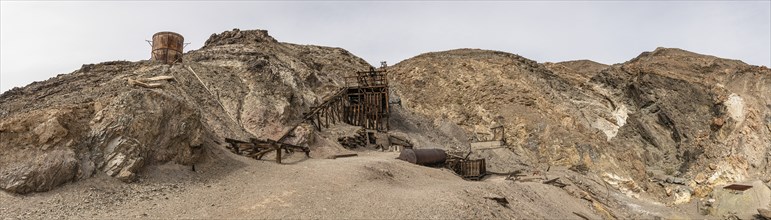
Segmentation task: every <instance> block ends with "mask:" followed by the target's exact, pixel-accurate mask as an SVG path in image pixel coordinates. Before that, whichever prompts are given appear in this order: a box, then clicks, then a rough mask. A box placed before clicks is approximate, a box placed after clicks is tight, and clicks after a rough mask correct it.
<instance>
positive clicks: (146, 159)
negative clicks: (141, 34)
mask: <svg viewBox="0 0 771 220" xmlns="http://www.w3.org/2000/svg"><path fill="white" fill-rule="evenodd" d="M368 68H369V64H367V63H366V62H365V61H364V60H362V59H361V58H358V57H356V56H354V55H352V54H351V53H349V52H348V51H346V50H343V49H340V48H330V47H321V46H307V45H295V44H290V43H280V42H278V41H276V40H275V39H273V38H272V37H271V36H269V35H268V34H267V31H263V30H250V31H240V30H238V29H234V30H233V31H226V32H223V33H221V34H213V35H212V36H211V37H210V38H209V40H208V41H207V42H206V44H205V45H204V46H203V47H202V48H201V49H199V50H194V51H190V52H188V53H186V54H185V55H184V60H183V61H182V63H181V64H177V65H171V66H170V65H165V64H159V63H154V62H150V61H139V62H126V61H113V62H105V63H100V64H88V65H83V67H82V68H81V69H79V70H77V71H74V72H72V73H70V74H62V75H59V76H56V77H54V78H51V79H48V80H45V81H42V82H35V83H32V84H30V85H28V86H25V87H23V88H14V89H11V90H10V91H7V92H5V93H3V94H2V95H0V137H1V138H0V188H2V189H4V190H7V191H10V192H16V193H27V192H34V191H38V192H39V191H47V190H49V189H51V188H53V187H55V186H57V185H60V184H63V183H66V182H70V181H75V180H80V179H85V178H89V177H91V176H93V175H95V174H96V173H105V174H107V175H109V176H113V177H117V178H119V179H121V180H123V181H127V182H130V181H133V180H134V179H135V178H136V175H137V173H139V172H140V171H141V170H142V169H143V167H145V166H147V165H152V164H159V163H164V162H168V161H173V162H175V163H179V164H188V165H189V164H193V163H196V162H197V161H198V160H199V158H200V156H201V155H202V154H204V153H205V151H206V149H208V148H209V147H220V146H221V144H222V143H221V141H222V140H223V139H224V138H225V137H230V138H242V139H246V138H249V137H257V138H272V139H277V138H278V136H281V135H282V134H283V133H284V132H286V131H287V130H289V129H290V127H292V125H294V124H296V123H298V122H299V121H298V119H299V116H300V115H301V114H302V112H303V111H307V109H308V107H310V106H313V105H316V104H319V102H320V101H321V99H322V98H323V96H325V95H327V93H330V92H332V91H333V90H335V89H336V88H338V87H340V86H341V84H342V83H343V81H342V77H343V76H345V75H346V74H350V73H351V72H353V71H359V70H365V69H368ZM154 77H155V78H154ZM158 79H161V80H158ZM151 84H152V85H151ZM142 85H145V86H147V85H151V86H150V88H146V87H143V86H142Z"/></svg>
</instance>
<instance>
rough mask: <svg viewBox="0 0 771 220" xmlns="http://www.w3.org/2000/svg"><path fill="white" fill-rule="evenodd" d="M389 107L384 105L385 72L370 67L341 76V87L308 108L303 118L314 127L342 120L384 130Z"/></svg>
mask: <svg viewBox="0 0 771 220" xmlns="http://www.w3.org/2000/svg"><path fill="white" fill-rule="evenodd" d="M389 115H390V109H389V106H388V75H387V72H386V70H385V68H379V69H375V68H374V67H372V68H370V70H369V71H361V72H356V75H355V76H350V77H346V78H345V88H342V89H340V90H339V91H338V92H336V93H335V94H333V95H332V96H330V97H328V98H326V99H324V102H323V103H322V104H321V105H319V106H316V107H312V108H311V110H310V111H309V112H308V113H305V114H304V119H305V120H306V121H308V122H310V123H311V124H313V126H314V127H316V129H318V130H321V129H322V128H328V127H329V125H330V124H334V123H337V122H341V121H342V122H345V123H348V124H350V125H355V126H361V127H364V128H366V129H371V130H377V131H387V130H388V127H389V124H388V119H389Z"/></svg>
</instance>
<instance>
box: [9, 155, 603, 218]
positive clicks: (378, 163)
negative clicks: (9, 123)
mask: <svg viewBox="0 0 771 220" xmlns="http://www.w3.org/2000/svg"><path fill="white" fill-rule="evenodd" d="M214 155H215V156H214V157H219V159H216V160H210V161H214V162H209V163H205V164H201V165H198V166H196V171H197V172H193V171H192V170H191V168H190V167H186V166H179V165H173V164H167V165H161V166H156V167H155V168H153V169H148V170H147V172H145V173H146V174H145V175H144V176H143V177H142V178H141V181H140V182H137V183H133V184H125V183H121V182H118V181H117V180H114V179H112V178H108V177H105V176H100V177H96V178H92V179H88V180H86V181H81V182H77V183H72V184H68V185H66V186H64V187H62V188H59V189H56V190H53V191H50V192H45V193H33V194H29V195H25V196H20V195H12V194H8V193H2V194H0V213H2V214H0V216H1V217H2V218H60V219H61V218H357V219H360V218H399V219H404V218H413V219H414V218H562V219H564V218H570V219H578V217H577V216H576V215H574V214H573V212H580V213H584V214H586V215H588V216H592V217H597V218H599V217H598V216H595V215H594V214H593V213H592V211H591V209H590V204H589V203H587V202H586V201H583V200H579V199H576V198H574V197H571V196H569V195H567V194H566V193H565V192H564V191H562V190H555V189H554V187H553V186H549V185H544V184H539V183H512V182H506V181H484V182H470V181H465V180H462V179H461V178H459V177H457V176H455V175H454V174H453V173H451V172H450V171H448V170H444V169H436V168H428V167H421V166H416V165H412V164H409V163H406V162H403V161H399V160H395V159H393V158H395V157H396V156H397V154H396V153H382V152H361V153H360V156H359V157H352V158H341V159H336V160H330V159H307V160H302V161H299V162H297V163H295V164H289V165H278V164H275V163H273V162H270V161H255V160H251V159H247V158H242V157H238V156H233V155H231V154H229V153H224V152H218V153H216V154H214ZM295 160H297V158H295ZM484 197H505V198H507V200H508V202H509V204H508V207H506V206H504V205H502V204H499V203H497V202H495V201H493V200H490V199H486V198H484ZM555 201H560V202H555Z"/></svg>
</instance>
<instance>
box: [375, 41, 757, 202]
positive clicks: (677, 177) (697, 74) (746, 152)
mask: <svg viewBox="0 0 771 220" xmlns="http://www.w3.org/2000/svg"><path fill="white" fill-rule="evenodd" d="M389 71H390V75H389V77H390V80H391V82H392V85H393V93H394V96H395V97H394V98H395V99H400V100H401V101H402V106H403V107H404V109H406V110H407V111H410V112H414V113H415V114H418V115H421V116H424V117H427V118H433V119H435V120H434V121H449V122H450V124H456V125H459V126H460V127H462V128H463V129H464V130H466V131H467V132H468V133H491V131H490V130H489V128H490V127H494V126H496V125H504V126H505V127H506V131H507V132H506V140H507V142H508V143H509V148H510V149H511V150H512V151H513V152H514V155H513V156H511V157H510V158H511V159H507V160H506V161H495V158H491V159H490V160H493V164H495V166H496V167H493V169H495V170H498V171H500V172H510V171H513V170H516V169H521V168H522V167H525V168H527V167H531V168H538V169H541V170H546V169H548V168H549V167H573V168H576V167H585V168H588V169H589V170H591V171H592V172H594V173H597V174H598V175H600V176H602V178H603V179H605V180H606V181H607V182H608V183H611V184H612V185H614V186H615V187H617V188H619V189H620V190H621V191H622V192H625V193H626V194H628V195H630V196H633V197H639V196H645V197H652V198H654V199H655V198H658V199H655V200H659V201H661V202H665V203H668V204H671V203H684V202H687V201H688V200H689V198H690V195H691V194H693V195H696V196H700V197H703V196H706V195H707V194H708V193H709V192H710V191H711V189H712V188H713V187H714V186H717V185H722V184H727V183H733V182H738V181H745V180H752V179H761V180H763V181H766V182H768V181H771V174H770V173H771V162H769V159H768V158H769V157H771V95H769V94H771V71H770V70H769V69H768V68H766V67H758V66H752V65H748V64H745V63H743V62H741V61H738V60H729V59H723V58H718V57H714V56H707V55H701V54H697V53H692V52H688V51H685V50H680V49H671V48H657V49H656V50H654V51H652V52H644V53H642V54H640V55H639V56H638V57H636V58H634V59H632V60H630V61H627V62H625V63H621V64H615V65H604V64H600V63H596V62H593V61H588V60H579V61H569V62H561V63H545V64H541V63H537V62H535V61H532V60H529V59H527V58H524V57H522V56H519V55H515V54H509V53H505V52H499V51H488V50H478V49H457V50H450V51H442V52H433V53H425V54H421V55H419V56H416V57H413V58H411V59H407V60H404V61H402V62H400V63H398V64H396V65H395V66H393V67H392V68H391V69H389ZM459 148H462V147H459ZM649 180H654V181H649ZM672 182H676V184H671V183H672ZM657 183H663V184H657ZM681 188H682V189H681ZM681 190H685V191H688V193H687V194H688V196H687V198H682V196H672V194H671V193H670V192H679V191H681ZM667 195H670V196H667Z"/></svg>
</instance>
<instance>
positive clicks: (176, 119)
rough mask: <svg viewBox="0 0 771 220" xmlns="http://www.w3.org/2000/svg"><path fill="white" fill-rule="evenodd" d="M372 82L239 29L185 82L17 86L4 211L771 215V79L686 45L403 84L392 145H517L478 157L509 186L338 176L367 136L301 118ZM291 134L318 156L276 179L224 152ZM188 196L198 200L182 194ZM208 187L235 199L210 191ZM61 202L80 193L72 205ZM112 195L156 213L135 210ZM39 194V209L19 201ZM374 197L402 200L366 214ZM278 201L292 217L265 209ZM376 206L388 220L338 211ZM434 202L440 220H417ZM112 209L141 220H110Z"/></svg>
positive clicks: (111, 80)
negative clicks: (350, 143)
mask: <svg viewBox="0 0 771 220" xmlns="http://www.w3.org/2000/svg"><path fill="white" fill-rule="evenodd" d="M370 68H372V67H371V66H370V65H369V64H368V63H367V62H365V61H364V60H363V59H361V58H359V57H356V56H355V55H353V54H351V53H350V52H348V51H346V50H344V49H341V48H332V47H322V46H312V45H297V44H292V43H285V42H279V41H277V40H276V39H274V38H273V37H271V36H269V35H268V33H267V31H264V30H248V31H241V30H238V29H234V30H232V31H225V32H223V33H220V34H213V35H212V36H211V37H210V38H209V39H208V40H207V41H206V43H205V45H204V46H203V47H202V48H200V49H198V50H193V51H189V52H187V53H185V54H184V59H183V60H182V61H181V62H180V63H176V64H174V65H168V64H162V63H158V62H153V61H138V62H128V61H111V62H104V63H99V64H86V65H83V66H82V68H80V69H79V70H76V71H74V72H72V73H69V74H62V75H59V76H56V77H53V78H51V79H48V80H45V81H42V82H35V83H32V84H30V85H27V86H25V87H21V88H14V89H11V90H9V91H7V92H5V93H3V94H1V95H0V188H2V189H3V190H5V191H6V192H7V193H9V194H6V195H3V196H5V197H2V198H4V200H3V201H7V202H8V203H9V204H7V205H9V206H10V205H11V203H20V204H26V203H30V202H34V201H38V200H35V199H38V198H42V199H43V200H44V201H47V199H49V198H51V197H53V196H55V195H57V194H59V193H60V194H62V195H72V196H71V197H72V198H70V197H68V198H67V199H71V200H73V201H76V203H77V200H80V199H84V200H88V199H89V198H91V197H93V196H89V197H87V198H82V197H81V195H79V194H78V192H79V191H78V190H80V188H78V186H80V184H82V185H83V186H84V187H85V186H86V185H88V186H89V187H91V189H94V188H99V189H102V187H104V188H106V189H111V190H112V191H109V190H107V191H109V193H105V192H106V191H105V190H101V191H99V192H92V193H96V195H98V196H100V197H99V198H104V199H105V200H107V201H112V202H107V203H99V204H98V205H95V204H94V203H90V204H79V203H78V204H76V205H73V206H72V207H77V208H85V209H88V210H91V211H89V212H88V213H91V212H92V213H93V214H94V215H93V216H87V215H83V213H82V212H78V213H75V211H71V210H76V209H75V208H72V207H70V208H61V207H62V206H61V204H58V203H57V204H55V206H54V207H53V208H50V209H55V210H57V211H56V212H46V210H49V208H45V207H44V208H41V210H42V211H40V210H38V211H40V212H38V211H35V212H34V213H32V214H29V212H25V211H24V210H25V208H24V207H16V208H10V209H8V210H10V211H11V212H9V213H22V214H18V215H14V216H16V217H21V218H24V217H49V218H63V217H75V218H93V217H94V216H97V217H113V218H114V217H126V215H133V214H137V215H140V214H143V213H136V210H134V209H130V208H125V207H133V206H140V207H145V205H147V204H146V202H147V201H156V200H154V199H147V198H145V197H148V198H150V197H155V196H161V195H159V194H157V193H155V192H156V191H158V190H169V189H171V188H167V187H165V186H166V185H164V184H167V183H169V182H174V183H175V185H174V187H172V188H173V189H174V190H172V191H170V192H168V193H170V194H172V195H175V196H177V198H180V199H179V200H175V201H179V202H177V203H174V202H171V203H168V204H167V203H164V205H162V206H160V208H159V210H166V211H159V212H158V213H166V214H168V215H165V214H161V215H153V216H155V217H159V218H170V217H180V216H188V217H198V218H200V217H213V218H216V217H219V218H227V217H236V218H249V217H251V218H254V217H267V218H308V217H311V218H312V217H327V218H367V217H368V218H372V217H383V216H390V217H395V218H397V217H398V218H410V217H415V218H652V217H667V218H670V217H694V216H697V217H698V214H699V212H700V211H696V210H690V209H689V210H685V208H683V207H690V206H688V204H695V203H697V201H702V200H704V199H705V198H711V197H715V196H717V195H718V194H720V193H722V192H723V191H721V189H722V188H721V187H722V186H724V185H727V184H732V183H750V182H751V183H753V184H754V185H753V186H755V189H757V190H758V195H761V197H758V198H761V200H762V199H768V198H771V195H768V194H769V192H771V190H769V189H768V187H767V185H769V184H771V161H769V158H771V96H769V94H771V70H769V69H768V68H766V67H759V66H753V65H748V64H745V63H743V62H741V61H738V60H730V59H724V58H719V57H714V56H709V55H702V54H697V53H693V52H689V51H685V50H681V49H674V48H656V49H655V50H654V51H651V52H643V53H642V54H640V55H639V56H638V57H635V58H633V59H631V60H629V61H627V62H624V63H619V64H613V65H605V64H601V63H597V62H594V61H590V60H576V61H567V62H558V63H538V62H536V61H534V60H530V59H527V58H525V57H522V56H519V55H516V54H511V53H506V52H500V51H489V50H479V49H456V50H450V51H441V52H431V53H425V54H421V55H418V56H416V57H413V58H410V59H407V60H404V61H402V62H399V63H397V64H396V65H394V66H390V67H387V72H388V80H389V81H390V93H391V94H390V99H391V100H394V101H396V102H393V103H391V105H390V106H391V108H392V110H391V118H390V125H391V127H390V130H389V131H388V134H389V135H397V136H400V137H403V138H404V139H405V140H406V141H408V142H410V143H412V144H413V145H414V147H415V148H417V149H424V148H439V149H443V150H447V151H448V152H450V151H453V152H468V150H469V149H470V143H471V142H476V141H479V140H487V139H491V138H500V139H502V140H505V146H503V147H501V148H496V149H485V150H479V151H472V153H471V154H469V155H468V157H470V158H481V159H485V160H487V166H486V167H487V170H488V171H489V172H490V173H492V174H499V175H503V176H495V175H494V176H493V177H490V178H488V179H484V180H482V181H479V182H471V181H465V180H463V179H461V178H459V177H457V176H454V174H452V172H451V171H449V170H445V169H438V168H429V167H421V166H417V165H413V164H408V163H406V162H403V161H398V160H395V159H393V157H395V156H396V155H393V153H387V152H377V151H375V150H374V149H370V150H369V151H361V150H360V151H357V152H358V153H359V155H360V157H358V158H356V159H350V160H330V159H325V158H326V157H327V156H329V155H331V154H335V153H339V152H350V151H349V150H346V149H344V147H343V145H341V143H339V141H340V140H343V137H344V136H346V137H347V136H350V135H352V134H354V133H356V132H357V131H359V132H360V131H361V129H360V128H358V127H354V126H350V125H345V124H337V125H334V126H333V127H332V128H329V129H326V130H324V131H316V130H314V129H313V128H312V126H310V125H308V124H303V122H304V120H303V116H304V113H307V112H309V111H310V110H311V109H312V107H314V106H317V105H319V104H321V103H324V101H325V99H326V98H327V97H329V96H330V95H332V94H334V93H336V92H337V91H339V90H340V88H342V87H344V86H345V80H344V77H346V76H350V75H352V74H353V73H355V72H357V71H364V70H368V69H370ZM297 125H299V126H297ZM501 126H502V127H503V128H505V134H504V135H503V136H502V137H497V136H496V135H495V134H494V132H493V131H492V130H491V128H495V127H501ZM295 127H297V128H298V129H294V128H295ZM293 129H294V130H293ZM287 132H292V133H293V134H294V135H293V136H292V138H290V140H289V142H291V144H295V145H302V146H306V147H309V148H310V150H311V152H310V157H311V159H302V160H296V161H294V162H291V163H290V164H287V165H274V164H272V162H271V164H266V161H257V160H252V159H250V158H246V157H243V156H240V155H236V154H233V153H231V152H230V151H228V150H226V148H227V146H228V144H227V143H226V141H225V139H226V138H231V139H240V140H248V139H250V138H256V139H271V140H278V139H279V138H280V137H282V135H284V134H285V133H287ZM349 140H350V139H349ZM290 157H291V155H290ZM196 165H197V166H198V167H199V171H198V172H199V173H196V171H195V166H196ZM169 167H173V168H169ZM188 167H190V168H188ZM183 169H184V170H183ZM188 169H190V170H192V171H188ZM169 170H173V172H172V171H169ZM205 170H215V171H216V172H214V171H205ZM208 172H214V174H212V173H208ZM172 173H175V174H172ZM515 173H529V174H533V175H535V174H539V175H541V174H543V175H544V176H550V177H558V179H559V181H560V183H561V184H563V185H564V186H561V187H554V186H551V185H546V184H542V183H541V182H514V181H511V180H510V178H506V177H507V176H506V175H508V177H511V176H512V175H513V174H515ZM286 175H290V176H294V177H289V178H287V177H286ZM171 177H174V178H171ZM114 179H118V180H120V181H122V182H129V185H131V184H135V186H136V187H137V188H134V187H133V186H134V185H132V187H130V188H124V187H120V186H122V185H118V184H126V183H122V182H120V183H115V182H110V181H113V180H114ZM95 181H97V182H95ZM553 181H556V180H554V179H553ZM753 181H754V182H753ZM103 182H106V183H103ZM132 182H133V183H132ZM67 183H70V184H67ZM552 183H553V182H552ZM756 183H758V184H756ZM176 184H180V185H183V186H186V187H189V189H181V190H177V189H178V188H177V185H176ZM211 184H215V186H216V185H217V184H219V185H220V186H222V187H223V188H224V189H225V190H222V191H217V192H212V191H211V190H210V189H211V188H212V186H211ZM245 184H246V185H245ZM62 185H66V187H64V188H65V189H57V187H58V186H62ZM159 185H163V186H164V187H161V188H157V186H159ZM253 185H259V186H261V187H263V188H259V189H264V190H267V192H264V191H255V190H257V189H258V188H255V187H251V186H253ZM281 186H288V187H290V188H291V190H287V189H286V188H282V187H281ZM333 186H334V187H333ZM362 186H366V188H361V187H362ZM292 187H293V188H292ZM215 188H216V187H215ZM226 189H238V190H241V192H225V191H226ZM344 189H350V190H347V191H346V190H344ZM49 190H53V192H46V191H49ZM281 190H287V191H281ZM114 191H117V192H121V193H123V194H124V195H132V194H137V195H141V196H138V197H131V196H128V197H127V198H126V199H125V200H124V199H123V198H122V197H121V198H117V197H120V195H114V194H115V193H114ZM6 192H4V193H6ZM35 192H41V193H38V194H36V193H35ZM295 192H296V194H295ZM333 192H334V193H336V195H339V196H340V199H339V200H338V202H337V203H330V202H328V201H329V200H331V198H332V197H333V196H331V195H330V194H333ZM355 192H360V193H355ZM28 193H32V195H39V196H31V197H24V196H9V195H11V194H13V195H17V194H28ZM245 193H246V194H245ZM263 193H266V194H263ZM361 193H364V194H366V195H375V197H378V198H383V199H385V201H384V202H382V203H377V202H369V201H370V199H371V198H369V197H367V196H362V195H364V194H361ZM193 194H195V195H199V194H200V195H207V196H210V197H217V198H216V199H214V200H216V201H221V202H226V201H229V200H232V199H231V198H239V199H240V200H238V201H241V202H242V203H243V204H238V205H239V206H238V207H240V208H237V209H233V210H237V211H232V212H231V211H222V210H229V209H220V208H218V207H216V206H215V205H214V204H211V209H210V208H209V205H208V203H207V204H204V205H203V206H205V207H206V208H200V207H199V206H200V205H202V204H198V203H191V204H185V203H184V202H183V201H186V200H185V199H183V198H187V199H188V200H190V199H191V198H193V197H195V196H194V195H193ZM165 195H166V194H165V193H164V194H163V196H165ZM246 195H253V196H254V197H248V196H246ZM533 195H542V196H533ZM260 196H265V197H264V198H263V197H260ZM32 197H34V198H32ZM124 197H126V196H124ZM220 197H221V198H220ZM255 198H260V199H261V200H260V201H256V200H254V199H255ZM166 199H168V197H166ZM172 200H173V199H172ZM57 201H58V200H57ZM68 201H69V200H68ZM89 201H90V200H89ZM266 201H267V202H266ZM271 201H273V202H271ZM389 201H390V202H391V203H389ZM432 201H439V202H438V203H436V204H430V203H431V202H432ZM563 202H564V203H563ZM274 203H276V204H279V203H280V206H278V207H274V208H267V207H269V206H271V204H274ZM362 203H367V204H369V205H370V206H372V207H381V208H382V209H373V210H376V211H372V212H370V211H367V210H364V209H351V210H349V212H340V210H344V209H347V207H352V206H357V205H360V204H362ZM509 203H512V205H511V206H510V205H509ZM762 203H763V201H754V202H746V204H744V206H746V207H740V208H743V209H740V208H733V206H717V205H715V206H716V207H722V208H715V210H717V211H713V212H712V213H711V215H713V216H719V217H726V216H728V215H740V216H750V215H751V214H752V213H750V212H754V211H747V210H754V209H755V208H757V207H755V206H754V205H756V204H761V205H762ZM41 204H42V201H41ZM156 204H157V203H156ZM254 204H257V205H254ZM293 204H294V205H297V206H302V207H306V208H307V210H305V209H303V210H305V211H302V212H300V211H297V212H295V211H291V212H284V211H282V210H284V209H292V210H295V209H293V208H291V207H292V206H294V205H293ZM318 204H328V206H319V205H318ZM389 204H392V205H389ZM394 204H395V205H394ZM699 204H702V203H699ZM747 204H749V205H747ZM0 205H6V204H4V203H0ZM429 205H432V206H433V208H430V209H423V208H419V207H428V206H429ZM766 205H768V202H766ZM112 206H115V207H124V209H120V210H118V211H117V212H114V213H112V214H104V213H99V212H98V210H100V209H102V208H109V207H112ZM68 207H69V206H68ZM153 207H155V206H153ZM271 207H272V206H271ZM286 207H290V208H286ZM327 207H329V208H330V210H327ZM387 207H399V208H398V209H388V208H387ZM511 207H520V209H512V208H511ZM726 207H728V208H726ZM146 208H147V207H146ZM282 208H284V209H282ZM560 208H563V209H561V210H560V211H549V210H557V209H560ZM148 209H149V208H148ZM745 209H747V210H745ZM180 210H183V211H184V210H191V212H186V211H185V212H180ZM276 210H278V211H276ZM442 210H445V211H442ZM480 210H481V211H480ZM726 210H728V211H726ZM731 210H734V211H736V210H739V211H738V212H739V213H731ZM2 211H5V209H3V210H2ZM200 212H203V213H200ZM169 213H171V214H169ZM287 213H289V214H287ZM308 213H318V214H319V215H308ZM398 213H402V214H398ZM403 213H413V215H404V214H403ZM113 214H114V215H113ZM141 216H147V213H144V214H143V215H141ZM728 217H730V216H728Z"/></svg>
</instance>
